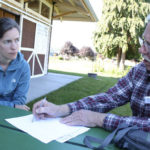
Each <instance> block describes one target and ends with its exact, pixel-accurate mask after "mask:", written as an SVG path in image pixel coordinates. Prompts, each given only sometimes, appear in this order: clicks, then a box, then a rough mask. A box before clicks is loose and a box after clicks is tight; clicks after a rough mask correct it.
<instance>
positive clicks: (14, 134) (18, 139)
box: [0, 106, 120, 150]
mask: <svg viewBox="0 0 150 150" xmlns="http://www.w3.org/2000/svg"><path fill="white" fill-rule="evenodd" d="M29 114H31V112H27V111H24V110H20V109H14V108H10V107H5V106H0V149H5V150H9V149H11V150H12V149H14V150H20V149H21V150H33V149H36V150H78V149H79V150H88V148H85V147H83V146H80V145H76V144H81V145H82V144H83V139H84V137H85V136H86V135H89V136H94V137H98V138H102V139H104V138H105V137H106V136H107V135H108V134H109V132H107V131H106V130H104V129H101V128H91V129H90V130H89V131H88V132H85V133H83V134H81V135H79V136H77V137H75V138H73V139H71V140H69V141H68V142H66V143H59V142H56V141H52V142H50V143H48V144H45V143H42V142H40V141H39V140H37V139H35V138H33V137H32V136H30V135H28V134H26V133H23V132H19V131H17V130H13V129H10V128H14V129H16V128H15V127H14V126H12V125H11V124H9V123H8V122H7V121H5V119H6V118H13V117H19V116H24V115H29ZM2 126H6V128H5V127H2ZM7 127H8V128H7ZM70 143H74V144H70ZM106 150H120V149H118V148H117V147H115V146H114V145H110V146H109V147H108V148H106Z"/></svg>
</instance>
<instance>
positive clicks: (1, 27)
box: [0, 18, 20, 38]
mask: <svg viewBox="0 0 150 150" xmlns="http://www.w3.org/2000/svg"><path fill="white" fill-rule="evenodd" d="M12 28H16V29H17V30H18V31H19V32H20V28H19V25H18V24H17V22H16V21H15V20H13V19H11V18H0V38H2V37H3V35H4V33H5V32H7V31H8V30H10V29H12Z"/></svg>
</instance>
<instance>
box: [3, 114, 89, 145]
mask: <svg viewBox="0 0 150 150" xmlns="http://www.w3.org/2000/svg"><path fill="white" fill-rule="evenodd" d="M32 119H33V115H32V114H31V115H27V116H22V117H17V118H10V119H5V120H6V121H8V122H9V123H10V124H12V125H13V126H15V127H17V128H19V129H20V130H22V131H24V132H26V133H28V134H29V135H31V136H33V137H35V138H36V139H38V140H40V141H41V142H44V143H48V142H51V141H53V140H57V141H58V142H65V141H67V140H69V139H71V138H73V137H75V136H77V135H79V134H81V133H84V132H86V131H88V130H89V128H87V127H83V126H68V125H65V124H62V123H60V119H61V118H48V119H45V120H38V121H34V122H32Z"/></svg>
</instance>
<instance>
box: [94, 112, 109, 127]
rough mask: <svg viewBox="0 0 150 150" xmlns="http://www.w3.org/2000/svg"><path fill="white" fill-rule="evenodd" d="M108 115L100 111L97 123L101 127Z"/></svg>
mask: <svg viewBox="0 0 150 150" xmlns="http://www.w3.org/2000/svg"><path fill="white" fill-rule="evenodd" d="M106 116H107V114H105V113H98V114H97V119H96V125H97V126H99V127H102V126H103V123H104V119H105V117H106Z"/></svg>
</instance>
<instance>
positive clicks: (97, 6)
mask: <svg viewBox="0 0 150 150" xmlns="http://www.w3.org/2000/svg"><path fill="white" fill-rule="evenodd" d="M89 1H90V2H91V5H92V6H93V9H94V11H95V12H96V13H97V16H98V18H100V15H101V8H102V3H101V0H89ZM96 24H97V23H96V22H79V21H53V29H52V37H51V38H52V39H51V52H53V51H55V52H59V51H60V49H61V48H62V47H63V46H64V44H65V42H67V41H70V42H72V43H73V45H74V46H76V47H77V48H78V49H80V48H82V47H83V46H90V47H91V48H92V49H93V50H94V51H95V49H94V46H93V40H92V36H93V32H94V31H95V29H96Z"/></svg>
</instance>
